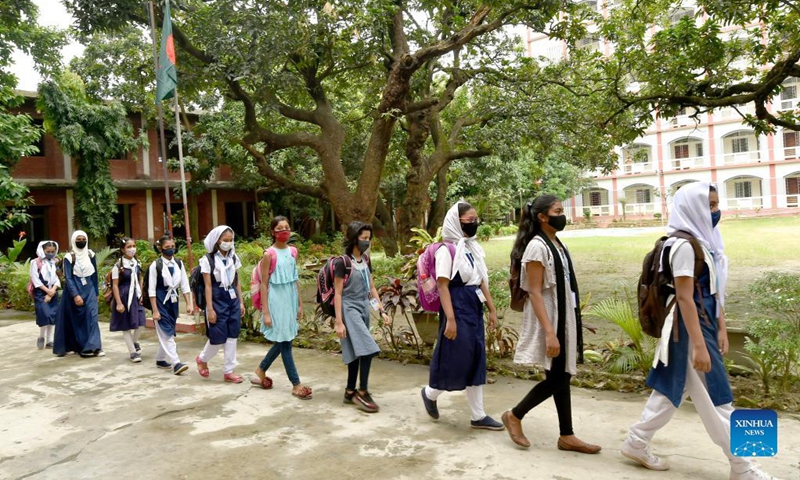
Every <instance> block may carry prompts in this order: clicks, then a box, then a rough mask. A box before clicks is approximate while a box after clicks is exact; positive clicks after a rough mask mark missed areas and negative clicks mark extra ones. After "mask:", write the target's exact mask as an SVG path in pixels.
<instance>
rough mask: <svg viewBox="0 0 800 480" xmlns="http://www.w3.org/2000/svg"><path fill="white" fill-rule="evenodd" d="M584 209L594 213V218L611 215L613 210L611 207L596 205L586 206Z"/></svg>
mask: <svg viewBox="0 0 800 480" xmlns="http://www.w3.org/2000/svg"><path fill="white" fill-rule="evenodd" d="M583 208H584V209H587V208H588V209H589V211H590V212H592V216H598V215H611V210H612V209H611V205H594V206H589V205H586V206H584V207H583Z"/></svg>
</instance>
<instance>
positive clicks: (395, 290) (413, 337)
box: [378, 277, 422, 357]
mask: <svg viewBox="0 0 800 480" xmlns="http://www.w3.org/2000/svg"><path fill="white" fill-rule="evenodd" d="M386 280H387V283H385V284H383V285H381V286H380V287H378V295H379V296H380V298H381V303H382V304H383V308H384V310H385V311H386V314H387V315H388V316H389V318H391V319H392V323H391V324H390V325H383V324H381V325H382V326H381V330H382V332H383V336H384V339H385V340H386V341H387V343H389V345H390V346H391V347H392V348H393V349H394V350H395V351H397V350H398V349H399V346H400V345H399V340H400V339H402V340H403V341H404V342H405V343H406V344H407V345H413V346H414V347H415V348H416V350H417V356H420V357H421V356H422V346H421V345H420V340H419V336H418V335H417V333H416V332H415V331H414V326H413V324H412V323H411V313H412V312H414V311H416V310H417V308H418V307H417V286H416V284H415V283H414V282H403V280H402V279H399V278H392V277H387V279H386ZM398 313H399V314H400V315H402V316H403V318H404V319H405V321H406V325H403V326H402V327H400V328H399V330H398V333H399V334H400V336H399V338H398V337H397V336H396V335H395V329H394V319H395V317H396V316H397V314H398Z"/></svg>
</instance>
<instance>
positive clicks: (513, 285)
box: [508, 256, 528, 312]
mask: <svg viewBox="0 0 800 480" xmlns="http://www.w3.org/2000/svg"><path fill="white" fill-rule="evenodd" d="M509 273H510V278H509V279H508V288H509V289H510V290H511V305H510V306H511V310H514V311H515V312H521V311H523V310H524V309H525V302H527V301H528V292H526V291H525V290H523V289H522V286H521V285H520V277H521V275H522V259H521V258H514V257H513V256H512V257H511V267H510V268H509Z"/></svg>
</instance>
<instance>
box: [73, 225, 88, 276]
mask: <svg viewBox="0 0 800 480" xmlns="http://www.w3.org/2000/svg"><path fill="white" fill-rule="evenodd" d="M80 236H84V237H86V246H85V247H83V248H78V247H76V246H75V239H76V238H78V237H80ZM70 244H71V245H72V252H73V254H74V255H75V258H74V259H73V261H74V263H73V265H72V273H73V275H75V276H77V277H84V278H85V277H90V276H92V274H93V273H94V265H92V256H91V254H92V253H94V252H92V251H91V250H89V235H87V234H86V232H84V231H83V230H75V233H73V234H72V240H71V241H70Z"/></svg>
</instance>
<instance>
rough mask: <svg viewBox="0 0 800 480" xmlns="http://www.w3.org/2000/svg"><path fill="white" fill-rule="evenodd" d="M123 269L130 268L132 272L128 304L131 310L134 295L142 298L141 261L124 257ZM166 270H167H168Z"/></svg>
mask: <svg viewBox="0 0 800 480" xmlns="http://www.w3.org/2000/svg"><path fill="white" fill-rule="evenodd" d="M120 263H121V264H122V268H129V269H130V270H131V285H130V288H128V301H127V302H126V304H127V306H128V310H130V308H131V303H133V294H134V292H135V293H136V294H137V295H139V298H142V292H141V287H140V286H139V272H138V271H137V270H138V267H139V260H136V257H133V258H131V259H130V260H128V259H127V258H125V255H124V254H123V255H122V262H120ZM164 270H167V269H166V268H165V269H164Z"/></svg>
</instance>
